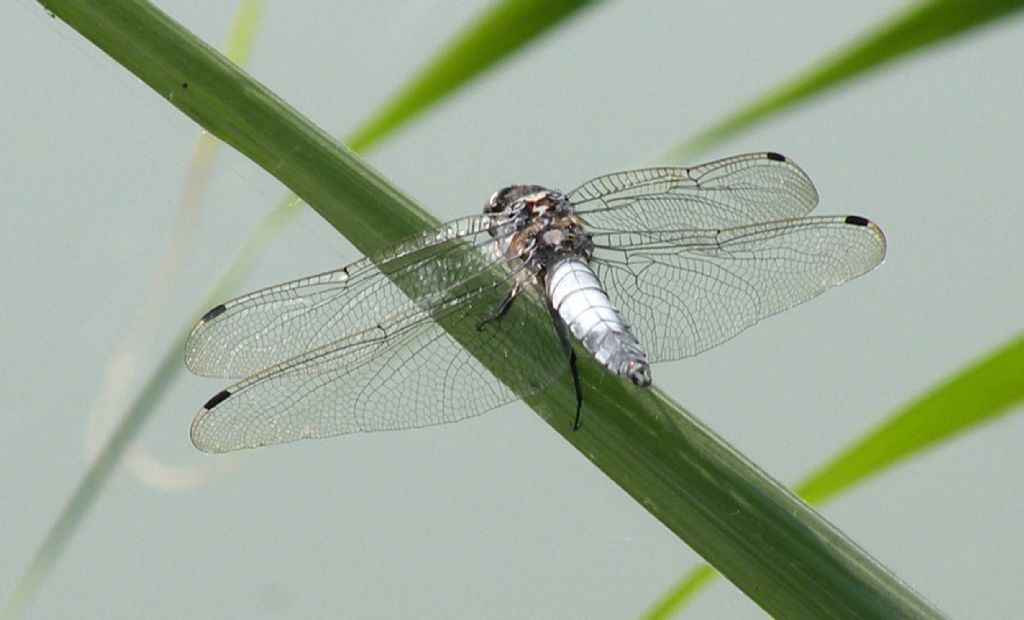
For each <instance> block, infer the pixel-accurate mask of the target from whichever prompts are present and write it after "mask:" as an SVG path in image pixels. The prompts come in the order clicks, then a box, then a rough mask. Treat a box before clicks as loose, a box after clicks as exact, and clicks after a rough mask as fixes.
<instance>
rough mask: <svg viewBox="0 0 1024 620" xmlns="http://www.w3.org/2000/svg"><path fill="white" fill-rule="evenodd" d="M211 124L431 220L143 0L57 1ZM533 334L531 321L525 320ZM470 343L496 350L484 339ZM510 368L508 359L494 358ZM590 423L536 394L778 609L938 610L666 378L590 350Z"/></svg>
mask: <svg viewBox="0 0 1024 620" xmlns="http://www.w3.org/2000/svg"><path fill="white" fill-rule="evenodd" d="M46 6H47V7H48V8H49V9H50V10H51V11H52V12H53V13H54V14H56V15H57V16H59V17H60V18H61V19H64V20H65V21H66V22H67V23H69V24H71V25H72V26H73V27H74V28H75V29H76V30H78V31H79V32H80V33H82V34H83V35H84V36H86V37H87V38H89V39H90V40H91V41H93V42H94V43H95V44H96V45H98V46H99V47H100V48H101V49H103V50H104V51H105V52H107V53H108V54H110V55H111V56H112V57H113V58H115V59H116V60H117V61H118V62H120V63H121V64H123V65H124V66H125V67H126V68H128V69H129V70H131V71H132V72H133V73H135V74H136V75H137V76H138V77H139V78H140V79H142V80H143V81H144V82H145V83H147V84H149V85H150V86H151V87H152V88H153V89H154V90H155V91H156V92H157V93H159V94H161V95H162V96H163V97H165V98H166V99H167V100H168V101H170V102H171V103H172V104H174V105H175V106H176V107H178V108H179V109H180V110H182V111H183V112H184V113H186V114H187V115H189V116H190V117H192V118H193V119H195V120H196V121H197V122H198V123H200V124H202V125H203V126H204V127H206V128H207V129H208V130H209V131H211V133H213V134H214V135H216V136H218V137H219V138H220V139H222V140H224V141H225V142H227V143H229V144H231V145H232V146H234V147H235V148H236V149H238V150H239V151H241V152H242V153H244V154H245V155H247V156H248V157H250V158H251V159H252V160H253V161H255V162H257V163H258V164H260V165H261V166H263V167H264V168H265V169H266V170H267V171H268V172H270V173H271V174H273V175H274V176H275V177H277V178H278V179H280V180H281V181H282V182H283V183H285V184H286V185H288V186H289V187H290V188H291V189H292V190H294V191H295V192H296V194H297V195H299V196H300V197H302V198H303V199H304V200H305V201H306V202H307V203H309V204H310V205H311V206H313V207H314V208H315V209H316V210H317V211H318V212H319V213H321V215H323V216H324V217H325V219H327V220H328V221H329V222H330V223H331V224H332V225H334V226H335V227H336V228H337V229H339V230H340V231H343V232H344V233H345V235H346V236H347V237H348V238H350V239H351V240H352V241H353V243H354V244H355V245H356V246H357V247H359V248H360V249H361V250H363V251H364V252H373V251H375V250H377V249H379V248H380V247H381V246H382V245H384V244H386V243H388V242H394V241H396V240H398V239H400V238H401V237H404V236H406V235H409V234H410V233H412V232H415V231H417V230H421V229H423V228H426V227H427V226H430V225H432V224H433V223H434V222H433V220H432V219H431V218H430V217H429V216H428V215H427V214H426V213H425V212H424V211H423V210H422V209H420V208H419V207H417V206H416V205H415V204H413V202H412V201H411V200H410V199H409V198H408V197H406V196H405V195H404V194H403V193H402V192H400V191H399V190H398V189H397V188H395V187H394V186H392V185H391V184H389V183H387V182H386V180H385V179H384V178H383V177H382V176H381V175H380V174H379V173H377V172H376V171H374V170H373V169H371V168H370V167H369V166H367V165H366V164H365V163H364V162H362V161H361V160H360V159H359V158H357V157H356V156H355V155H354V154H352V153H351V152H350V151H348V150H347V149H345V148H344V147H342V146H340V145H338V144H337V143H336V142H334V141H333V140H332V139H331V138H330V137H329V136H327V135H326V134H325V133H324V132H322V131H320V130H319V129H318V128H316V127H315V126H313V125H312V124H311V123H309V122H308V121H307V120H306V119H304V118H303V117H302V116H301V115H299V114H298V113H296V112H295V110H293V109H291V108H290V107H288V106H287V105H286V104H284V103H283V102H282V101H280V100H279V99H278V98H277V97H275V96H274V95H273V94H272V93H270V92H269V91H267V90H266V89H265V88H263V87H262V86H261V85H259V84H258V83H256V82H254V81H253V80H251V79H250V78H249V77H248V76H247V75H245V74H244V73H242V72H241V71H240V70H238V68H237V67H235V66H234V65H232V64H231V63H229V62H227V61H226V60H224V59H223V58H221V57H220V55H219V54H217V53H216V52H215V51H214V50H212V49H211V48H209V47H208V46H206V45H205V44H203V43H202V42H201V41H199V40H197V39H195V37H193V36H192V35H191V34H190V33H188V32H187V31H185V30H184V29H183V28H181V27H180V26H179V25H178V24H176V23H174V22H173V21H172V20H170V19H169V18H167V17H166V16H165V15H163V14H162V13H160V12H159V11H157V10H156V9H155V8H153V7H152V6H151V5H149V4H147V3H145V2H142V1H140V0H124V1H122V2H117V3H81V2H75V1H72V0H66V1H59V0H53V1H51V2H47V3H46ZM527 334H529V332H527ZM478 348H479V349H480V350H473V351H471V352H472V353H473V354H475V355H480V356H483V357H485V358H486V357H487V354H488V352H487V351H486V350H483V347H478ZM494 371H495V373H496V374H497V376H498V377H499V378H501V377H502V372H501V368H494ZM581 379H582V382H583V385H584V388H583V389H584V391H585V394H586V395H587V399H588V418H587V425H586V426H585V427H584V430H582V431H580V432H576V433H573V432H571V431H570V430H569V428H570V423H571V419H572V416H573V409H574V398H573V394H572V390H571V388H570V387H568V386H565V385H561V386H556V387H555V388H553V389H549V390H546V391H545V392H543V393H541V394H537V395H534V396H531V397H529V398H527V399H526V401H527V402H528V403H529V404H530V406H531V407H533V408H534V409H535V410H537V412H538V413H539V414H540V415H541V416H542V417H543V418H544V419H545V420H547V421H548V422H549V423H550V424H551V425H552V426H553V428H555V429H556V430H557V431H558V432H560V433H561V434H562V435H563V436H565V437H566V439H567V440H568V441H570V442H571V443H572V444H573V445H574V446H575V447H576V448H577V449H578V450H580V451H581V452H582V453H583V454H585V455H586V456H587V457H588V458H589V459H590V460H591V461H592V462H594V463H595V464H597V465H598V467H600V468H601V469H602V471H604V472H605V473H606V474H607V475H609V476H610V477H611V478H612V479H613V480H615V481H616V483H617V484H619V485H620V486H621V487H622V488H623V489H625V490H626V491H627V492H628V493H630V495H632V496H633V497H634V498H635V499H637V501H639V502H641V503H642V504H643V505H644V506H645V507H646V508H647V509H648V510H649V511H650V512H651V513H652V514H654V515H655V516H656V517H657V518H658V519H660V520H661V521H662V522H663V523H664V524H665V525H666V526H668V527H669V528H670V529H672V531H674V532H675V533H676V534H678V535H679V536H680V537H681V538H682V539H684V540H685V541H686V542H687V543H688V544H689V545H690V546H691V547H693V548H694V549H695V550H697V551H698V553H700V554H701V555H702V556H704V557H705V558H706V559H708V561H709V562H711V563H712V564H713V565H714V566H715V567H716V568H717V569H718V570H719V571H720V572H721V573H722V574H724V575H725V576H726V577H728V578H729V579H730V580H731V581H733V583H735V584H736V585H737V586H738V587H740V588H741V589H742V590H743V591H744V592H745V593H747V595H748V596H750V597H751V598H752V599H753V600H755V601H756V602H757V603H758V604H759V605H761V606H762V607H763V608H764V609H765V610H766V611H768V612H769V613H771V614H773V615H775V616H779V617H858V618H861V617H908V618H911V617H938V612H937V611H936V610H934V609H932V608H931V607H930V606H929V605H928V604H927V603H926V602H925V601H924V600H922V599H921V598H920V597H919V596H917V595H916V594H915V593H913V591H911V590H910V589H909V588H907V587H906V586H905V585H904V584H903V583H902V582H900V581H899V580H898V579H896V578H895V577H893V576H892V575H891V574H890V573H889V572H888V571H886V570H885V569H884V568H882V567H881V566H879V565H878V564H877V562H875V561H874V560H873V559H872V558H870V557H869V556H867V555H866V554H865V553H864V552H863V551H861V550H860V549H859V548H858V547H856V545H854V544H853V543H852V542H850V541H849V540H848V539H846V538H845V537H844V536H843V535H842V534H841V533H840V532H838V531H837V530H835V528H833V527H832V526H831V525H830V524H828V523H827V522H826V521H824V520H823V519H821V517H820V516H818V515H817V514H816V513H814V512H813V511H812V510H811V509H809V508H808V507H807V506H806V505H805V504H803V503H802V502H801V501H799V500H798V499H797V498H795V497H794V496H793V495H792V494H790V493H789V492H787V491H786V490H785V489H783V488H782V487H781V486H779V485H778V484H777V483H775V482H774V481H773V480H771V479H770V478H768V477H767V476H765V475H764V474H763V473H762V472H760V471H759V470H757V469H756V468H755V467H754V466H752V465H751V464H750V463H749V462H747V461H746V460H745V459H743V458H742V457H741V456H740V455H739V454H737V453H736V452H735V451H734V450H733V449H732V448H731V447H730V446H728V445H727V444H725V443H724V442H723V441H721V440H720V439H719V438H717V437H716V436H714V435H713V434H712V433H711V432H710V431H708V429H706V428H705V427H703V426H702V425H701V424H700V423H699V422H697V421H696V420H695V419H693V418H692V417H691V416H689V414H687V413H686V412H685V411H684V410H682V408H680V407H679V406H678V405H676V404H674V403H672V402H671V401H669V400H668V399H667V398H666V397H664V395H662V394H661V393H660V392H658V391H657V390H647V391H641V390H637V389H635V388H633V387H632V386H631V385H627V384H625V383H624V382H623V381H621V380H619V379H618V378H615V377H612V376H610V375H608V374H607V373H606V372H604V371H603V370H602V369H601V368H599V367H597V366H596V365H595V364H594V363H593V362H592V361H591V360H589V359H587V360H584V361H583V363H582V364H581Z"/></svg>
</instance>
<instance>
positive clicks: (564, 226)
mask: <svg viewBox="0 0 1024 620" xmlns="http://www.w3.org/2000/svg"><path fill="white" fill-rule="evenodd" d="M484 213H486V214H488V215H490V216H492V217H493V218H494V219H495V226H494V228H493V230H492V235H494V236H495V238H496V239H497V242H498V245H499V248H500V251H501V253H503V254H505V255H506V256H508V257H509V258H518V259H519V260H520V261H522V263H523V264H524V265H525V266H526V268H527V270H528V271H529V272H530V273H532V274H533V275H535V276H538V275H539V276H543V275H544V272H545V271H547V269H548V268H550V267H552V266H553V265H554V264H555V263H557V262H559V261H561V260H563V259H566V258H579V259H582V260H584V261H586V262H589V261H590V258H591V256H592V255H593V253H594V244H593V242H592V241H591V236H590V235H589V234H588V233H587V232H586V230H585V229H584V228H583V225H582V223H581V222H580V220H579V218H577V217H576V216H575V215H574V214H573V208H572V203H570V202H569V200H568V199H567V198H566V197H565V196H564V195H563V194H562V193H561V192H559V191H556V190H551V189H547V188H545V187H541V186H539V185H510V186H508V187H505V188H502V189H500V190H498V191H497V192H495V193H494V194H493V195H492V196H491V198H490V200H488V201H487V206H486V207H485V208H484Z"/></svg>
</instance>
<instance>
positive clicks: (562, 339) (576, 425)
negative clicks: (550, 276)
mask: <svg viewBox="0 0 1024 620" xmlns="http://www.w3.org/2000/svg"><path fill="white" fill-rule="evenodd" d="M548 314H550V315H551V322H552V323H554V324H555V333H557V334H558V342H559V343H560V344H561V345H562V353H564V354H565V359H566V361H567V362H569V371H570V372H571V373H572V387H573V390H574V391H575V392H576V419H575V420H573V423H572V430H574V431H578V430H580V428H581V427H582V426H583V420H581V419H580V415H581V414H582V413H583V389H582V388H581V387H580V372H579V369H578V368H577V367H576V349H574V348H573V347H572V338H571V337H570V336H569V328H568V327H566V325H565V321H563V320H562V317H561V316H559V314H558V312H557V311H556V310H555V309H554V308H553V307H552V306H551V304H548Z"/></svg>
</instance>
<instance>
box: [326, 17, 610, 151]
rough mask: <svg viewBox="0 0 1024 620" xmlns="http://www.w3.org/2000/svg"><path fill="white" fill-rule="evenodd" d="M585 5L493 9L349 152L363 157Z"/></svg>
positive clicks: (352, 139) (384, 109)
mask: <svg viewBox="0 0 1024 620" xmlns="http://www.w3.org/2000/svg"><path fill="white" fill-rule="evenodd" d="M590 4H592V2H591V1H590V0H503V1H502V2H495V3H493V5H492V7H491V8H490V9H489V10H487V11H486V12H485V13H483V14H481V15H480V17H479V18H477V19H476V21H474V22H473V23H472V24H470V25H469V26H467V27H466V28H465V29H463V30H462V31H461V32H460V33H459V34H457V35H456V36H455V38H454V39H452V40H451V41H450V42H449V43H448V44H447V45H446V46H445V48H444V49H443V50H442V51H441V52H440V53H439V54H438V55H437V56H435V57H434V58H432V59H431V60H430V61H429V62H428V63H427V64H426V65H425V66H424V67H423V68H421V69H420V70H419V71H417V72H416V74H415V75H414V76H413V77H412V79H410V80H409V81H408V82H407V83H406V84H405V86H403V87H402V89H401V90H399V91H398V92H397V93H395V95H394V96H393V97H392V98H391V99H390V100H389V101H388V102H386V103H385V104H384V105H383V106H381V108H380V109H379V110H378V111H377V113H375V114H374V115H373V116H372V117H371V118H370V119H369V120H368V121H367V122H365V123H363V124H362V125H361V126H360V127H359V129H357V130H356V131H355V132H354V133H352V134H351V135H350V136H349V137H348V138H347V139H346V140H345V144H347V145H348V147H349V148H350V149H352V150H353V151H362V150H363V149H365V148H366V147H368V146H370V145H371V144H374V143H376V142H377V141H378V140H380V139H381V138H382V137H384V136H385V135H387V134H390V133H391V132H393V131H395V130H396V129H398V128H399V127H401V126H402V125H403V124H405V123H406V122H408V121H409V120H410V119H411V118H413V117H414V116H416V115H419V114H422V113H423V112H425V111H426V110H427V109H429V108H430V107H432V106H434V105H435V104H436V103H438V102H439V101H441V99H443V98H444V97H446V96H447V95H449V94H451V93H453V92H454V91H456V90H458V89H459V88H462V87H464V86H466V85H467V84H469V83H470V82H471V81H472V80H473V79H474V78H476V76H478V75H479V74H481V73H483V72H484V71H485V70H486V69H488V68H491V67H492V66H494V65H496V64H497V63H498V62H500V61H502V60H505V59H506V58H508V57H509V56H511V55H512V54H513V53H514V52H516V51H517V50H519V49H520V48H521V47H522V46H523V45H525V44H527V43H530V42H532V41H534V40H535V39H536V38H537V37H538V36H540V35H542V34H545V33H547V32H549V31H550V30H551V29H552V28H553V27H554V26H556V25H558V24H560V23H562V22H563V21H564V20H565V19H566V18H567V17H570V16H572V15H573V14H574V13H576V12H577V11H579V10H580V9H582V8H584V7H586V6H588V5H590Z"/></svg>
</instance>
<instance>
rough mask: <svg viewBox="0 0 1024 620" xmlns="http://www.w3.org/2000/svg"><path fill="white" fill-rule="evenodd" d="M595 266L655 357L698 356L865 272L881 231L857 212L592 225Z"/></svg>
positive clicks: (875, 257) (879, 251)
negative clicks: (704, 226)
mask: <svg viewBox="0 0 1024 620" xmlns="http://www.w3.org/2000/svg"><path fill="white" fill-rule="evenodd" d="M594 243H595V245H596V246H597V249H596V251H595V255H594V261H593V263H592V266H593V268H594V271H595V273H597V275H598V277H599V278H600V279H601V281H602V283H603V284H604V285H605V287H606V288H607V290H608V292H609V294H610V295H611V298H612V300H613V302H614V303H615V304H616V306H617V307H618V308H619V309H620V311H621V313H622V315H623V317H624V318H625V320H626V322H627V323H630V324H631V325H632V327H633V331H634V334H635V335H636V336H637V338H638V339H639V340H640V342H641V344H642V345H643V346H644V347H645V349H646V350H647V352H648V355H649V359H650V360H651V361H652V362H658V361H666V360H673V359H678V358H682V357H687V356H690V355H695V354H697V353H700V352H702V351H705V350H707V349H710V348H711V347H714V346H715V345H717V344H719V343H721V342H723V341H725V340H728V339H729V338H732V337H733V336H735V335H736V334H738V333H739V332H741V331H743V330H744V329H746V328H747V327H750V326H751V325H753V324H754V323H756V322H757V321H759V320H761V319H763V318H765V317H767V316H771V315H773V314H775V313H778V312H781V311H783V310H785V309H787V308H790V307H792V306H795V305H797V304H799V303H802V302H804V301H807V300H808V299H811V298H812V297H815V296H816V295H818V294H820V293H822V292H823V291H825V290H826V289H828V288H830V287H833V286H837V285H839V284H841V283H843V282H845V281H847V280H850V279H851V278H856V277H857V276H859V275H862V274H864V273H866V272H868V271H870V270H871V269H872V268H874V267H875V266H876V265H878V264H879V263H880V262H881V261H882V259H883V257H884V256H885V237H884V236H883V235H882V231H881V230H880V229H879V228H878V227H877V226H875V225H874V224H873V223H871V222H869V221H868V220H866V219H864V218H862V217H858V216H836V217H813V218H811V217H808V218H798V219H791V220H780V221H775V222H767V223H760V224H752V225H747V226H739V227H734V228H728V229H724V230H715V229H711V230H691V229H685V230H679V231H664V230H659V231H645V232H637V233H629V232H625V233H598V234H595V235H594Z"/></svg>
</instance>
